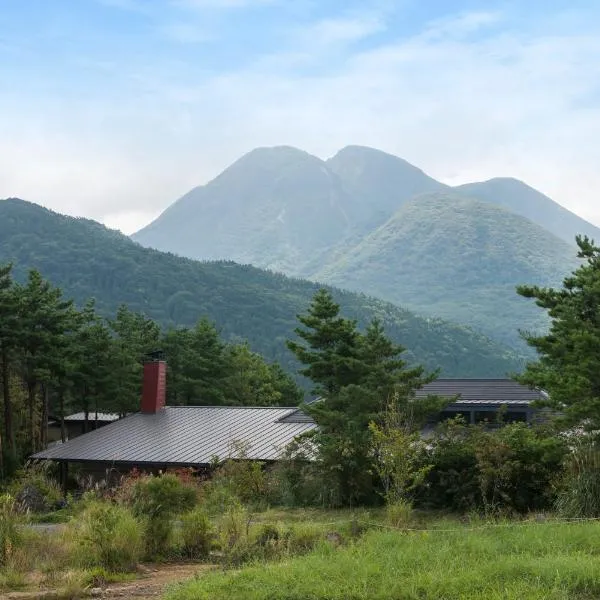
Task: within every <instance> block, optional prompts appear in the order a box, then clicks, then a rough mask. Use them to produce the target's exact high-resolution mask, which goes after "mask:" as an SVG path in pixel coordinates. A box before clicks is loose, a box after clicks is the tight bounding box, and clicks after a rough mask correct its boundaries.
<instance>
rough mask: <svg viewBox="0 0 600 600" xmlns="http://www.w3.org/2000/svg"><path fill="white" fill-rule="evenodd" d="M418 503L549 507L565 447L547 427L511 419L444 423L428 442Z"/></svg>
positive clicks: (466, 507) (506, 509)
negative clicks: (490, 424) (490, 425)
mask: <svg viewBox="0 0 600 600" xmlns="http://www.w3.org/2000/svg"><path fill="white" fill-rule="evenodd" d="M428 444H429V447H430V451H429V452H428V454H427V457H426V460H427V463H428V465H431V470H430V471H429V473H428V474H427V477H426V478H425V481H424V485H423V486H422V487H421V489H420V490H419V494H418V499H419V502H420V503H421V504H423V505H426V506H429V507H434V508H450V509H454V510H458V511H468V510H470V509H480V510H485V511H487V512H496V511H503V512H517V513H526V512H528V511H531V510H542V509H546V508H549V507H551V506H552V503H553V501H554V492H555V488H554V483H555V480H556V477H557V476H558V475H559V473H560V471H561V468H562V463H563V460H564V458H565V455H566V452H567V447H566V444H565V442H564V440H562V439H561V438H559V437H557V436H556V435H554V433H553V432H552V431H547V430H545V429H543V428H535V427H529V426H527V425H526V424H524V423H512V424H509V425H506V426H504V427H501V428H499V429H492V430H489V429H486V428H485V427H483V426H469V425H464V424H463V423H462V422H461V421H460V420H455V421H449V422H446V423H444V424H443V425H442V426H441V427H440V428H439V430H438V432H437V434H436V435H435V436H434V437H433V438H432V439H431V440H429V441H428Z"/></svg>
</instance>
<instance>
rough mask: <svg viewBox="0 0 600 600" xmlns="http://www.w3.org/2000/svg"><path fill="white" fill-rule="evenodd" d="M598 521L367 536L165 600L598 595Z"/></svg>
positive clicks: (229, 575) (205, 580)
mask: <svg viewBox="0 0 600 600" xmlns="http://www.w3.org/2000/svg"><path fill="white" fill-rule="evenodd" d="M598 539H600V524H599V523H595V522H594V523H569V524H564V523H561V524H557V523H553V522H549V523H545V524H534V523H528V524H511V525H507V526H503V527H490V528H483V529H477V530H468V529H462V530H459V531H443V530H438V531H434V530H432V531H427V532H413V533H399V532H397V531H390V532H375V531H373V532H369V533H367V534H366V535H365V537H364V538H363V539H362V540H360V541H358V542H356V543H355V544H352V545H350V546H346V547H343V548H335V547H334V546H333V545H330V544H321V545H320V546H318V547H317V549H316V550H315V551H313V552H312V553H311V554H309V555H306V556H303V557H299V558H295V559H290V560H287V561H285V562H278V563H267V564H263V565H255V566H250V567H247V568H244V569H241V570H237V571H229V572H225V573H211V574H207V575H206V576H204V577H202V578H201V579H197V580H195V581H192V582H190V583H187V584H184V585H181V586H179V587H176V588H173V589H172V590H170V592H169V593H168V594H167V598H168V600H192V599H193V600H208V599H211V600H221V599H227V600H238V599H239V600H241V599H244V600H267V599H269V600H271V599H275V598H277V599H278V600H301V599H302V600H304V599H311V600H321V599H323V600H325V599H327V600H338V599H339V600H363V599H364V600H367V599H368V600H387V599H390V600H391V599H394V600H417V599H420V600H424V599H425V600H427V599H431V600H433V599H436V600H438V599H445V600H453V599H461V600H494V599H498V600H499V599H501V598H502V599H503V600H522V599H525V598H526V599H528V600H538V599H539V600H542V599H544V600H559V599H560V600H563V599H567V598H573V599H582V600H583V599H591V598H596V597H598V596H599V595H600V544H599V543H598Z"/></svg>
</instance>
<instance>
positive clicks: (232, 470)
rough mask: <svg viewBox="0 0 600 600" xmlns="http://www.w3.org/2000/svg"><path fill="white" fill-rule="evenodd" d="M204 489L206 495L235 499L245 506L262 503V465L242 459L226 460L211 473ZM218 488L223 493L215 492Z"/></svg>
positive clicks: (263, 493) (263, 481)
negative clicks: (206, 492) (206, 491)
mask: <svg viewBox="0 0 600 600" xmlns="http://www.w3.org/2000/svg"><path fill="white" fill-rule="evenodd" d="M205 488H208V494H216V495H219V496H221V497H223V498H226V497H229V498H235V499H236V500H238V501H240V502H241V503H242V504H246V505H249V504H258V503H261V502H264V499H265V495H266V490H267V480H266V476H265V472H264V470H263V463H261V462H259V461H255V460H247V459H245V458H243V457H242V458H230V459H227V460H226V461H225V462H224V463H223V464H222V465H221V466H219V467H218V468H217V469H216V470H215V471H214V472H213V475H212V478H211V481H210V482H209V483H207V484H205ZM218 488H224V490H225V492H222V491H221V492H219V491H216V490H218Z"/></svg>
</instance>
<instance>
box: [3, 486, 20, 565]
mask: <svg viewBox="0 0 600 600" xmlns="http://www.w3.org/2000/svg"><path fill="white" fill-rule="evenodd" d="M20 542H21V535H20V533H19V527H18V518H17V515H16V511H15V501H14V499H13V497H12V496H10V495H9V494H2V495H0V565H6V564H7V563H8V561H9V559H10V558H11V556H12V555H13V553H14V551H15V549H16V548H17V547H18V546H19V544H20Z"/></svg>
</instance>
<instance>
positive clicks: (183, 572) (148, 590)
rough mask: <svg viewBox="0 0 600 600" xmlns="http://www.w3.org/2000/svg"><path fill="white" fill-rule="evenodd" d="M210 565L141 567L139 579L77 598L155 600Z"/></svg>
mask: <svg viewBox="0 0 600 600" xmlns="http://www.w3.org/2000/svg"><path fill="white" fill-rule="evenodd" d="M214 568H215V566H213V565H206V564H194V563H183V564H175V565H143V566H141V567H140V577H139V578H138V579H135V580H134V581H128V582H127V583H111V584H108V585H106V586H102V587H97V588H92V589H89V590H86V593H85V594H84V595H82V596H81V598H89V597H94V598H135V599H136V600H156V599H157V598H160V597H161V596H162V594H163V593H164V592H165V590H166V588H167V587H168V586H169V585H171V584H174V583H179V582H180V581H185V580H186V579H192V578H193V577H195V576H196V575H199V574H201V573H205V572H206V571H209V570H212V569H214ZM61 597H63V596H61V592H60V590H45V591H41V590H40V591H37V592H9V593H8V594H5V595H3V594H2V593H0V598H1V599H3V600H4V599H6V600H42V599H43V600H55V599H58V598H61Z"/></svg>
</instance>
